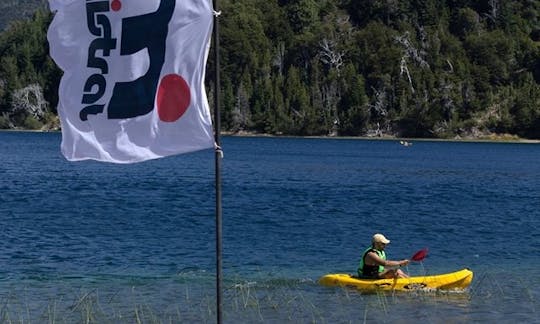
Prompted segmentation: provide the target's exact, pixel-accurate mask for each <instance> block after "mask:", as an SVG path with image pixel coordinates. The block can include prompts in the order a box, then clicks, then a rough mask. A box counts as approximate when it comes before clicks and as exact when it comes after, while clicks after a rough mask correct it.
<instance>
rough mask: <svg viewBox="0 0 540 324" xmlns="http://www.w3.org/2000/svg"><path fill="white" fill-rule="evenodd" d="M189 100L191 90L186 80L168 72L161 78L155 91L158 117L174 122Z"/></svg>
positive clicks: (186, 106)
mask: <svg viewBox="0 0 540 324" xmlns="http://www.w3.org/2000/svg"><path fill="white" fill-rule="evenodd" d="M190 102H191V91H190V89H189V85H188V84H187V82H186V80H184V78H182V77H181V76H179V75H178V74H168V75H166V76H164V77H163V78H162V79H161V82H160V83H159V87H158V92H157V102H156V105H157V111H158V116H159V119H161V120H162V121H164V122H169V123H171V122H175V121H177V120H178V119H180V117H182V115H183V114H184V113H185V112H186V110H187V109H188V107H189V104H190Z"/></svg>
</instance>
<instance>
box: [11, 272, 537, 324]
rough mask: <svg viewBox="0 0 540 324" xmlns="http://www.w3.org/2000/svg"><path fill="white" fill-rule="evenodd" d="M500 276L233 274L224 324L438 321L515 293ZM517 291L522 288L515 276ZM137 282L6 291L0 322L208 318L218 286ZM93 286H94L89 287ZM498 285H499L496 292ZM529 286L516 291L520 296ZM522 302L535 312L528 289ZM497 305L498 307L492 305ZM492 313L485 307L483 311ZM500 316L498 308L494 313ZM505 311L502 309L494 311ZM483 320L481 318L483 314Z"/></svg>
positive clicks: (57, 323)
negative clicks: (374, 278)
mask: <svg viewBox="0 0 540 324" xmlns="http://www.w3.org/2000/svg"><path fill="white" fill-rule="evenodd" d="M496 279H497V275H495V274H492V273H484V274H479V275H478V276H477V279H476V280H475V281H474V282H473V283H474V285H473V286H472V287H471V289H470V290H468V291H465V292H453V291H448V292H446V291H444V292H443V291H414V292H407V293H404V292H392V291H390V292H383V291H379V292H376V293H370V294H367V293H363V292H360V291H358V290H355V289H352V288H347V287H341V288H339V287H323V286H320V285H318V283H317V282H315V281H313V280H309V279H283V278H280V277H279V276H272V277H271V278H268V277H267V278H264V276H261V277H260V278H256V279H254V278H249V279H242V278H241V276H237V277H236V278H234V279H230V278H227V279H226V280H225V282H224V299H223V302H224V304H223V315H224V320H225V322H226V323H369V322H373V321H375V322H377V321H383V322H384V321H395V320H396V319H399V320H401V321H402V322H407V321H410V320H413V319H416V318H417V319H419V320H421V321H425V322H437V321H438V320H439V319H440V318H444V317H445V316H446V317H447V318H451V316H460V318H461V319H464V320H467V319H469V318H471V316H473V317H472V318H473V319H474V316H479V315H478V313H474V312H473V313H471V305H473V304H474V305H480V306H481V307H483V308H484V309H486V308H488V306H489V304H490V303H501V302H504V300H505V299H508V298H513V296H511V294H512V293H516V292H515V291H508V287H506V286H501V284H500V283H498V282H497V280H496ZM514 281H515V285H516V286H519V287H518V289H522V288H523V289H524V290H526V289H527V286H526V285H524V283H523V282H522V281H519V280H514ZM137 282H138V283H139V284H138V285H132V286H129V285H125V284H123V283H120V284H119V283H118V282H111V283H109V282H107V281H104V282H100V283H99V285H98V286H97V287H89V286H84V287H72V286H71V285H65V283H63V284H64V286H53V285H50V284H51V283H47V285H45V286H40V287H38V288H31V289H25V290H22V291H21V292H19V291H17V293H14V292H10V293H7V294H4V295H3V298H2V299H1V301H2V304H1V307H0V322H1V323H8V324H10V323H36V322H38V323H50V324H60V323H88V324H90V323H105V324H106V323H115V324H116V323H120V324H121V323H141V324H142V323H144V324H147V323H149V324H153V323H213V322H215V316H216V305H215V291H214V287H213V285H211V284H208V283H203V284H201V283H194V282H185V281H184V280H170V281H165V282H162V281H161V279H159V280H150V281H149V282H143V283H140V282H139V281H137ZM90 286H91V285H90ZM501 289H502V291H501ZM525 292H526V291H523V292H520V293H519V294H520V295H523V293H525ZM527 296H528V297H527V298H525V300H524V302H525V303H526V305H525V306H524V307H526V308H528V309H529V310H531V311H533V312H534V310H535V307H534V303H535V295H534V292H531V291H529V293H528V295H527ZM497 311H499V310H497ZM485 314H488V315H490V314H491V313H490V312H489V311H488V312H486V313H482V315H481V316H486V315H485ZM496 314H498V313H496ZM497 316H504V315H497ZM480 318H482V317H480Z"/></svg>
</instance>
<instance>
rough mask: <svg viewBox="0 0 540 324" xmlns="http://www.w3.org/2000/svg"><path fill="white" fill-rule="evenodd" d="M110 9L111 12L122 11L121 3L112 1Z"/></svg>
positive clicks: (118, 0) (117, 0) (116, 0)
mask: <svg viewBox="0 0 540 324" xmlns="http://www.w3.org/2000/svg"><path fill="white" fill-rule="evenodd" d="M111 9H112V10H113V11H119V10H120V9H122V2H120V0H113V2H112V3H111Z"/></svg>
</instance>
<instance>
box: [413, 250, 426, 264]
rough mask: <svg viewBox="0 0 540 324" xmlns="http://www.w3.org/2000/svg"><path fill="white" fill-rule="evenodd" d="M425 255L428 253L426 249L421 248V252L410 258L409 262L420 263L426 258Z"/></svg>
mask: <svg viewBox="0 0 540 324" xmlns="http://www.w3.org/2000/svg"><path fill="white" fill-rule="evenodd" d="M427 253H428V248H423V249H422V250H420V251H418V252H416V253H415V254H414V255H413V256H412V257H411V260H412V261H417V262H418V261H422V260H424V259H425V258H426V256H427Z"/></svg>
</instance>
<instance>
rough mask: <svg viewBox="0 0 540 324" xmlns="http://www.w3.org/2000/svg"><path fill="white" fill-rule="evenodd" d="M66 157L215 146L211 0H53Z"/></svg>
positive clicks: (149, 155) (115, 157)
mask: <svg viewBox="0 0 540 324" xmlns="http://www.w3.org/2000/svg"><path fill="white" fill-rule="evenodd" d="M49 6H50V8H51V11H53V12H55V16H54V19H53V21H52V23H51V25H50V27H49V31H48V34H47V37H48V40H49V44H50V54H51V57H52V58H53V59H54V61H55V62H56V63H57V64H58V66H59V67H60V68H61V69H62V70H63V71H64V75H63V77H62V80H61V82H60V87H59V103H58V113H59V116H60V121H61V126H62V153H63V154H64V156H65V157H66V158H67V159H68V160H70V161H78V160H87V159H92V160H97V161H105V162H114V163H133V162H140V161H145V160H149V159H155V158H159V157H164V156H168V155H174V154H180V153H187V152H192V151H197V150H201V149H207V148H211V147H213V145H214V140H213V134H212V121H211V116H210V109H209V107H208V100H207V97H206V92H205V88H204V75H205V67H206V60H207V57H208V50H209V46H210V39H211V32H212V24H213V9H212V4H211V0H49Z"/></svg>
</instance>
